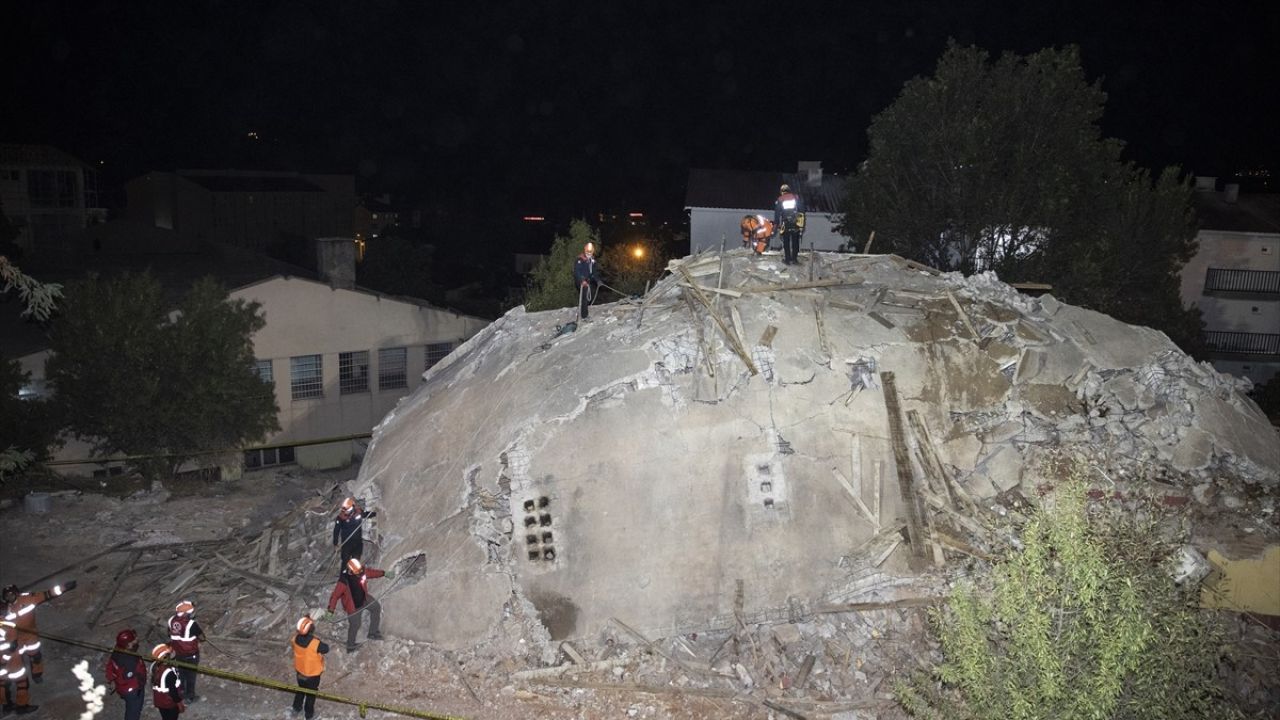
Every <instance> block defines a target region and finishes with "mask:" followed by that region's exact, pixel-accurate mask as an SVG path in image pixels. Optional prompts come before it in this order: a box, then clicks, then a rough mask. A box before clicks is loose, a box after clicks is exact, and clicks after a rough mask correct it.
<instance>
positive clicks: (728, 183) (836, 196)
mask: <svg viewBox="0 0 1280 720" xmlns="http://www.w3.org/2000/svg"><path fill="white" fill-rule="evenodd" d="M783 183H786V184H788V185H790V186H791V188H792V190H793V191H794V192H796V193H798V194H799V195H800V197H801V198H802V200H803V201H804V207H805V216H806V218H805V220H806V221H805V226H806V227H805V233H804V238H803V239H802V240H801V243H800V245H801V249H802V250H808V249H809V248H810V247H811V246H812V247H813V248H814V249H816V250H837V249H839V248H840V246H841V245H842V244H845V243H847V242H848V241H849V238H847V237H845V236H843V235H841V234H840V233H838V232H836V230H835V226H836V223H837V221H838V219H839V208H840V202H841V199H842V197H843V196H844V193H845V187H846V179H845V178H843V177H837V176H833V175H827V174H824V173H823V171H822V163H820V162H808V161H806V162H801V163H800V164H799V166H798V168H797V171H796V172H794V173H782V172H762V171H744V170H711V169H701V168H694V169H692V170H690V171H689V186H688V189H687V191H686V194H685V203H684V205H685V211H686V212H688V213H689V250H690V252H693V253H697V252H701V251H702V250H707V249H712V248H714V249H717V250H718V249H719V248H720V244H721V241H722V240H723V242H724V244H725V247H726V248H734V247H740V246H741V244H742V237H741V235H740V234H739V231H738V228H739V225H740V224H741V223H742V218H743V216H744V215H755V214H762V215H764V216H765V217H767V218H769V219H770V220H772V219H773V201H774V199H775V198H777V197H778V188H779V187H780V186H781V185H782V184H783ZM780 242H781V241H780V240H777V239H775V240H774V241H773V242H772V243H771V247H772V248H774V249H777V248H778V246H779V243H780Z"/></svg>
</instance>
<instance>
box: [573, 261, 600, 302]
mask: <svg viewBox="0 0 1280 720" xmlns="http://www.w3.org/2000/svg"><path fill="white" fill-rule="evenodd" d="M599 285H600V274H599V271H597V269H596V244H595V243H587V244H586V245H583V246H582V254H581V255H579V256H578V257H577V259H575V260H574V261H573V286H574V287H575V288H576V289H577V290H578V317H580V318H582V319H583V320H585V319H587V308H589V307H591V303H592V302H594V301H595V299H596V289H597V288H598V287H599Z"/></svg>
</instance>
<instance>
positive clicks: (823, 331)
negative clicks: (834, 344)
mask: <svg viewBox="0 0 1280 720" xmlns="http://www.w3.org/2000/svg"><path fill="white" fill-rule="evenodd" d="M813 317H814V320H815V321H816V322H817V325H818V347H819V349H820V350H821V351H822V354H823V355H824V356H826V358H827V360H828V361H830V359H831V345H830V344H828V343H827V326H826V325H825V324H824V323H823V322H822V303H820V302H818V301H817V300H814V301H813Z"/></svg>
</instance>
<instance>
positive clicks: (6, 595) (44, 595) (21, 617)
mask: <svg viewBox="0 0 1280 720" xmlns="http://www.w3.org/2000/svg"><path fill="white" fill-rule="evenodd" d="M75 587H76V581H75V580H72V581H70V582H67V583H66V584H63V585H54V586H53V587H51V588H49V589H48V590H41V591H40V592H34V593H20V592H18V586H17V585H8V586H6V587H5V589H4V590H3V591H0V600H3V601H4V606H3V607H0V620H4V621H5V622H11V623H13V624H15V625H17V626H18V640H17V642H18V653H19V654H20V655H22V657H23V658H24V659H30V661H31V679H32V680H35V682H36V684H37V685H39V684H40V683H42V682H44V654H43V653H41V652H40V632H39V631H38V630H37V629H36V606H38V605H40V604H42V603H47V602H49V601H50V600H52V599H54V598H56V597H58V596H59V595H61V594H62V593H64V592H66V591H68V590H74V589H75Z"/></svg>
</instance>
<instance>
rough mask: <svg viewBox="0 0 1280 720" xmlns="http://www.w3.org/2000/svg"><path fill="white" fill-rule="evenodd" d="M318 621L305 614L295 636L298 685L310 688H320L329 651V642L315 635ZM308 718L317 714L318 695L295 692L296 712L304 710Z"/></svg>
mask: <svg viewBox="0 0 1280 720" xmlns="http://www.w3.org/2000/svg"><path fill="white" fill-rule="evenodd" d="M315 629H316V623H315V621H314V620H312V619H311V616H310V615H303V616H302V619H301V620H299V621H298V627H297V630H298V633H297V634H296V635H294V636H293V642H292V643H291V646H292V647H293V669H294V670H295V671H296V672H297V673H298V687H300V688H306V689H308V690H319V689H320V676H321V675H323V674H324V656H325V654H326V653H328V652H329V644H328V643H324V642H321V641H320V638H318V637H316V636H315V632H314V631H315ZM304 706H305V707H306V713H305V715H304V717H305V718H306V720H311V718H312V717H313V716H314V715H315V714H316V696H315V695H312V694H311V693H302V692H299V693H294V694H293V712H294V714H297V713H300V712H303V707H304Z"/></svg>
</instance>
